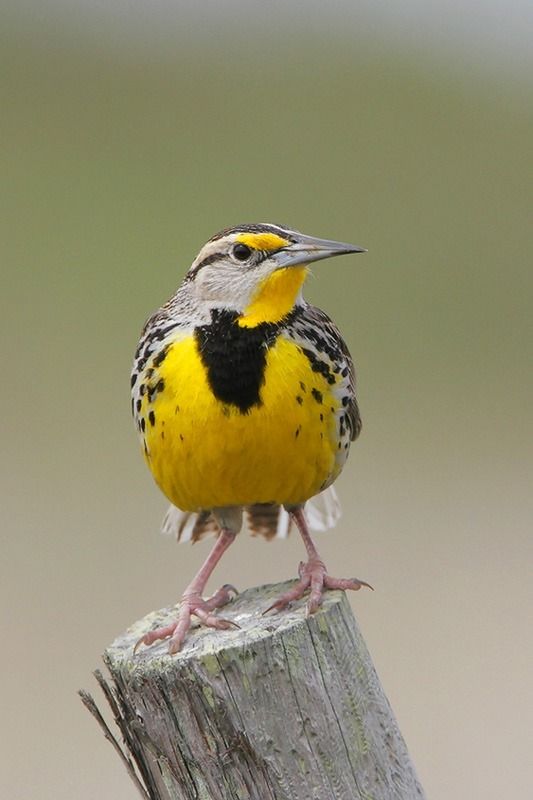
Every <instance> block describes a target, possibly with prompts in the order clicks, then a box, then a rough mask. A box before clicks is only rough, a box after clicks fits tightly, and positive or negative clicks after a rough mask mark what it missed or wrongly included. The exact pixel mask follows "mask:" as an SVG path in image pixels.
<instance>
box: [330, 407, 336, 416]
mask: <svg viewBox="0 0 533 800" xmlns="http://www.w3.org/2000/svg"><path fill="white" fill-rule="evenodd" d="M330 410H331V413H332V414H334V413H335V409H334V407H333V406H330Z"/></svg>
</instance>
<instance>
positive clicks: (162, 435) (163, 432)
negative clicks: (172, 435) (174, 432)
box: [161, 431, 165, 439]
mask: <svg viewBox="0 0 533 800" xmlns="http://www.w3.org/2000/svg"><path fill="white" fill-rule="evenodd" d="M161 438H162V439H164V438H165V431H161Z"/></svg>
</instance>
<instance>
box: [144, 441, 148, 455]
mask: <svg viewBox="0 0 533 800" xmlns="http://www.w3.org/2000/svg"><path fill="white" fill-rule="evenodd" d="M144 452H145V453H146V455H149V453H148V448H147V446H146V442H145V443H144Z"/></svg>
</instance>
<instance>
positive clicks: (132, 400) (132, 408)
mask: <svg viewBox="0 0 533 800" xmlns="http://www.w3.org/2000/svg"><path fill="white" fill-rule="evenodd" d="M134 411H135V400H134V399H133V397H132V398H131V413H132V414H133V413H134Z"/></svg>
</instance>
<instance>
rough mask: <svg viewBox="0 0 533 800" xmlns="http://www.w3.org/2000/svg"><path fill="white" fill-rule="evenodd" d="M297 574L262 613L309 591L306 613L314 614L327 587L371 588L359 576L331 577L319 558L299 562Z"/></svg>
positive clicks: (297, 598)
mask: <svg viewBox="0 0 533 800" xmlns="http://www.w3.org/2000/svg"><path fill="white" fill-rule="evenodd" d="M298 575H299V576H300V577H299V580H298V581H297V583H296V584H295V585H294V586H293V588H292V589H289V590H288V591H287V592H284V593H283V594H282V595H281V596H280V597H278V599H277V600H275V601H274V602H273V603H272V605H271V606H269V607H268V608H267V609H266V611H263V615H264V614H268V612H269V611H281V610H282V609H284V608H286V607H287V606H288V605H290V603H292V602H294V601H295V600H300V599H301V598H302V597H303V596H304V594H305V593H306V592H307V591H309V599H308V601H307V613H308V614H314V613H315V612H316V611H317V610H318V609H319V608H320V606H321V605H322V597H323V594H324V591H326V590H328V589H340V590H342V591H346V590H348V589H351V590H352V591H355V592H356V591H358V590H359V589H361V588H362V587H363V586H366V587H367V588H368V589H372V590H373V587H372V586H371V585H370V584H369V583H366V581H361V580H359V578H333V577H331V576H330V575H328V574H327V572H326V567H325V565H324V563H323V562H322V561H321V560H320V559H310V560H309V561H308V562H307V563H306V564H304V563H303V562H301V563H300V565H299V567H298Z"/></svg>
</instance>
